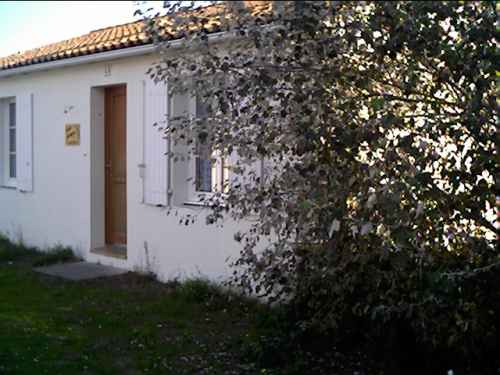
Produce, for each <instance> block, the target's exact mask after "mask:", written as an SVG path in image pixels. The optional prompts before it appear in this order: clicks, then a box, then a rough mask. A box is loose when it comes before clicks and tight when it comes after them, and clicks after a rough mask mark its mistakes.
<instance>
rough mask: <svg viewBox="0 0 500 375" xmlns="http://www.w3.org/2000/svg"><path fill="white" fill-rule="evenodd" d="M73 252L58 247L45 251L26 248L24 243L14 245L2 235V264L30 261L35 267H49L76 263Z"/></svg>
mask: <svg viewBox="0 0 500 375" xmlns="http://www.w3.org/2000/svg"><path fill="white" fill-rule="evenodd" d="M77 259H78V258H76V257H75V255H74V253H73V250H72V249H71V248H69V247H65V246H62V245H56V246H54V247H51V248H48V249H46V250H45V251H40V250H39V249H37V248H34V247H28V246H25V245H24V244H23V243H18V244H13V243H12V242H11V241H9V240H8V239H7V238H6V237H3V236H1V235H0V263H1V262H14V261H24V260H29V261H30V262H32V264H33V266H35V267H40V266H47V265H50V264H54V263H64V262H71V261H75V260H77Z"/></svg>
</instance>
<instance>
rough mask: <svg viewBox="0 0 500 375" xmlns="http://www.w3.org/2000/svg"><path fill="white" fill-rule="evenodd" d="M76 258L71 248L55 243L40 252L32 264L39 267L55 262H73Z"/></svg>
mask: <svg viewBox="0 0 500 375" xmlns="http://www.w3.org/2000/svg"><path fill="white" fill-rule="evenodd" d="M76 260H78V258H77V257H75V254H74V253H73V250H72V249H71V248H69V247H65V246H62V245H57V246H54V247H52V248H50V249H48V250H47V252H45V253H43V254H40V257H39V259H37V260H36V261H35V262H34V263H33V265H34V266H37V267H40V266H47V265H50V264H55V263H65V262H74V261H76Z"/></svg>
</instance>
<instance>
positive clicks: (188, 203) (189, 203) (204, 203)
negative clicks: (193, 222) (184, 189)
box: [184, 200, 210, 207]
mask: <svg viewBox="0 0 500 375" xmlns="http://www.w3.org/2000/svg"><path fill="white" fill-rule="evenodd" d="M184 206H197V207H210V204H209V203H208V202H207V201H194V200H193V201H185V202H184Z"/></svg>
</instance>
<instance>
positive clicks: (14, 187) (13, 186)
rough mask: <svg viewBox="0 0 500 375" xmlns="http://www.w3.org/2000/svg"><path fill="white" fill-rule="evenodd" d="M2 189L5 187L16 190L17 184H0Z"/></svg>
mask: <svg viewBox="0 0 500 375" xmlns="http://www.w3.org/2000/svg"><path fill="white" fill-rule="evenodd" d="M0 189H5V190H16V189H17V186H15V185H0Z"/></svg>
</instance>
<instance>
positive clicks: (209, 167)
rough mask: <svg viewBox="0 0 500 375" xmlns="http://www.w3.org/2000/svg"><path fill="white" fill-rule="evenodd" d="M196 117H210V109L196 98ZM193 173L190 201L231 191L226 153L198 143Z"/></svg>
mask: <svg viewBox="0 0 500 375" xmlns="http://www.w3.org/2000/svg"><path fill="white" fill-rule="evenodd" d="M195 111H196V116H197V117H199V118H202V117H205V116H207V115H208V108H207V107H206V105H205V104H204V103H203V102H202V101H201V100H200V98H196V110H195ZM193 159H194V163H193V164H194V165H193V166H192V168H193V169H192V171H193V174H194V187H193V188H191V189H190V190H191V194H190V199H191V200H192V201H194V202H196V201H198V200H199V199H200V197H201V196H203V195H204V194H211V193H227V192H228V189H229V169H230V168H229V163H228V158H227V157H225V154H224V152H221V151H216V150H213V149H212V148H211V147H210V146H208V145H206V144H203V143H198V144H197V145H196V152H195V156H194V158H193Z"/></svg>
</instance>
